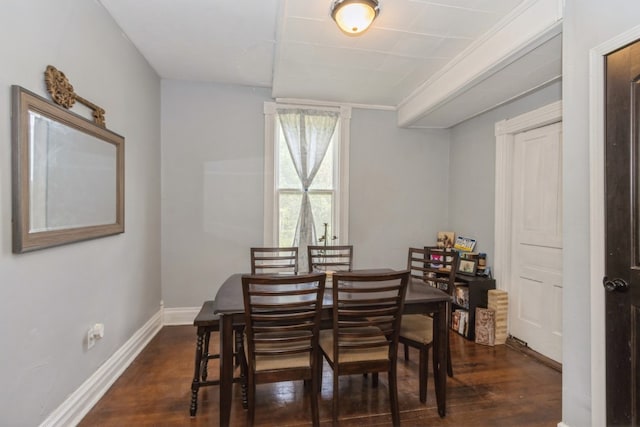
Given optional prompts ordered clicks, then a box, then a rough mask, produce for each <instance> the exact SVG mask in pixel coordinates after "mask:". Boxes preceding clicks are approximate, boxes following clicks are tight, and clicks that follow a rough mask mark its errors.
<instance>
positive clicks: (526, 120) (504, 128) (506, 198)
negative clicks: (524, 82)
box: [493, 101, 562, 292]
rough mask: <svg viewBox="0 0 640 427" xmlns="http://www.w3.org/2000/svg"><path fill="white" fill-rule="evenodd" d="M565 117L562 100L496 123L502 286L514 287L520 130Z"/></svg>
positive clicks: (496, 268)
mask: <svg viewBox="0 0 640 427" xmlns="http://www.w3.org/2000/svg"><path fill="white" fill-rule="evenodd" d="M559 121H562V101H556V102H552V103H551V104H547V105H545V106H544V107H540V108H537V109H535V110H533V111H529V112H527V113H524V114H521V115H519V116H516V117H514V118H512V119H508V120H501V121H499V122H497V123H496V124H495V135H496V177H495V184H496V191H495V197H496V199H495V222H494V230H495V235H494V238H495V243H494V249H493V277H494V278H495V279H496V285H497V287H498V289H503V290H505V291H507V292H509V291H510V290H511V283H510V282H511V280H510V277H511V238H512V217H511V210H512V197H511V195H512V193H513V185H512V183H513V160H514V159H513V155H514V145H515V138H516V134H518V133H521V132H526V131H528V130H531V129H536V128H539V127H542V126H546V125H550V124H553V123H557V122H559Z"/></svg>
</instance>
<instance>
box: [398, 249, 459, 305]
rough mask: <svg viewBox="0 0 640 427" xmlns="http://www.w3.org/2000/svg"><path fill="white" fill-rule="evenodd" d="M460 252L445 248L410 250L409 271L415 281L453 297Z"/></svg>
mask: <svg viewBox="0 0 640 427" xmlns="http://www.w3.org/2000/svg"><path fill="white" fill-rule="evenodd" d="M457 267H458V252H456V251H453V250H446V249H444V248H438V247H432V246H425V247H424V248H409V257H408V260H407V269H408V270H410V272H411V277H412V278H413V279H418V280H422V281H424V282H425V283H427V284H429V285H431V286H434V287H436V288H438V289H441V290H443V291H445V292H447V293H448V294H449V295H453V294H454V292H455V285H454V283H455V279H456V268H457Z"/></svg>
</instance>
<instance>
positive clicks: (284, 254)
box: [250, 247, 298, 274]
mask: <svg viewBox="0 0 640 427" xmlns="http://www.w3.org/2000/svg"><path fill="white" fill-rule="evenodd" d="M250 253H251V274H268V273H283V272H284V273H294V274H298V248H297V247H272V248H251V249H250Z"/></svg>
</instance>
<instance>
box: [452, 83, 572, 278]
mask: <svg viewBox="0 0 640 427" xmlns="http://www.w3.org/2000/svg"><path fill="white" fill-rule="evenodd" d="M561 91H562V85H561V83H560V82H556V83H553V84H550V85H548V86H546V87H544V88H541V89H539V90H537V91H535V92H533V93H531V94H529V95H526V96H524V97H522V98H519V99H517V100H514V101H512V102H510V103H508V104H505V105H503V106H501V107H498V108H496V109H493V110H491V111H488V112H486V113H484V114H481V115H479V116H477V117H474V118H472V119H469V120H466V121H464V122H462V123H460V124H458V125H456V126H454V127H453V128H451V159H450V162H451V169H450V170H449V172H448V173H449V181H450V186H449V191H450V198H449V212H450V215H449V228H450V229H451V230H453V231H455V232H456V235H463V236H466V237H472V238H475V239H476V240H477V246H476V249H475V250H476V252H485V253H486V254H487V265H489V266H491V265H493V251H494V233H495V227H494V213H495V212H494V211H495V169H496V136H495V124H496V122H499V121H501V120H505V119H510V118H513V117H515V116H518V115H520V114H523V113H526V112H528V111H531V110H535V109H536V108H539V107H542V106H544V105H547V104H550V103H552V102H555V101H558V100H560V99H561V95H562V94H561ZM498 286H500V285H499V284H498Z"/></svg>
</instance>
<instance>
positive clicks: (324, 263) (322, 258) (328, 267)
mask: <svg viewBox="0 0 640 427" xmlns="http://www.w3.org/2000/svg"><path fill="white" fill-rule="evenodd" d="M307 259H308V260H309V271H351V270H352V267H353V245H333V246H325V245H309V246H307Z"/></svg>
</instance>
